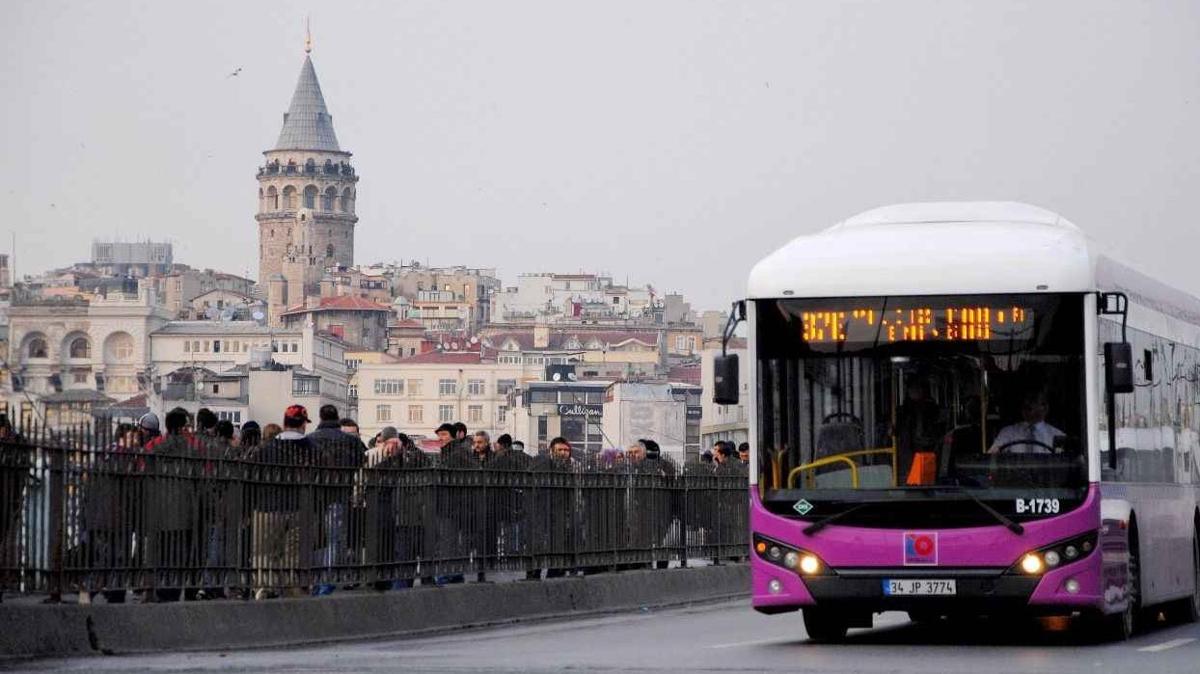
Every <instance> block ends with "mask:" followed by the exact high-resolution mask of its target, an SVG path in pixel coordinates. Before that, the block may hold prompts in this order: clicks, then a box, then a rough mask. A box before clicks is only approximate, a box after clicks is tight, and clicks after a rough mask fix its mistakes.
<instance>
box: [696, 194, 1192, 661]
mask: <svg viewBox="0 0 1200 674" xmlns="http://www.w3.org/2000/svg"><path fill="white" fill-rule="evenodd" d="M743 319H744V320H745V321H746V322H747V325H748V330H747V337H748V353H747V354H745V357H747V358H748V360H749V362H748V363H747V364H746V365H747V367H746V368H745V372H746V373H747V374H748V378H749V382H746V383H747V384H748V385H747V386H745V394H744V395H746V396H747V397H748V400H746V401H745V402H747V404H748V409H749V411H750V423H749V426H750V437H751V440H752V443H753V445H754V448H753V451H752V458H751V471H750V473H751V478H750V480H751V485H750V528H751V531H750V538H751V540H750V544H751V555H750V556H751V570H752V577H753V606H754V608H755V609H756V610H758V611H760V612H763V613H772V614H773V613H784V612H791V611H796V610H797V609H800V610H803V615H804V624H805V628H806V630H807V632H808V634H809V636H810V637H811V638H813V639H816V640H826V641H833V640H838V639H841V638H843V637H844V636H845V634H846V632H847V629H849V628H851V627H870V626H871V625H872V620H873V616H874V615H875V614H876V613H879V612H882V611H895V610H898V611H907V612H908V614H909V616H910V617H911V618H912V619H913V620H914V621H934V620H940V619H944V618H945V617H947V616H959V615H999V614H1004V615H1009V614H1028V615H1058V616H1072V617H1073V618H1074V619H1075V620H1076V621H1077V622H1078V623H1080V624H1083V625H1088V626H1090V627H1089V628H1088V629H1091V630H1095V631H1096V633H1097V635H1100V634H1102V635H1103V636H1104V637H1105V638H1111V639H1121V638H1127V637H1128V636H1129V635H1130V634H1131V633H1132V632H1133V631H1134V630H1135V629H1136V627H1137V624H1138V621H1139V619H1140V617H1141V616H1142V615H1144V614H1145V612H1146V610H1147V608H1148V607H1151V606H1154V607H1156V610H1166V611H1170V612H1173V613H1176V614H1177V615H1178V616H1179V617H1180V618H1182V619H1185V620H1190V621H1194V620H1196V619H1197V618H1198V617H1200V542H1198V541H1200V510H1198V508H1197V503H1198V498H1197V496H1198V491H1200V469H1198V467H1197V458H1196V457H1197V452H1198V451H1200V300H1198V299H1196V298H1194V297H1191V296H1189V295H1187V294H1185V293H1182V292H1180V291H1177V290H1174V289H1172V288H1169V287H1167V286H1165V285H1164V284H1162V283H1159V282H1157V281H1155V280H1153V279H1152V278H1150V277H1149V276H1146V275H1144V274H1141V273H1139V272H1136V271H1133V270H1132V269H1130V268H1129V267H1127V266H1124V265H1122V264H1120V263H1118V262H1116V261H1114V260H1113V259H1112V258H1110V257H1107V256H1104V255H1102V254H1099V253H1097V252H1096V251H1095V248H1094V246H1093V244H1091V243H1090V242H1089V241H1088V240H1087V239H1086V238H1085V236H1084V235H1083V234H1082V232H1081V231H1080V230H1079V229H1078V228H1076V227H1075V226H1074V225H1071V224H1070V223H1068V222H1067V221H1066V220H1064V219H1063V218H1062V217H1060V216H1059V215H1057V214H1055V213H1051V212H1049V211H1046V210H1043V209H1041V208H1036V207H1033V206H1028V205H1024V204H1016V203H935V204H905V205H897V206H889V207H885V208H880V209H875V210H872V211H868V212H866V213H863V214H860V215H857V216H855V217H853V218H850V219H848V220H846V221H844V222H842V223H839V224H838V225H836V226H834V227H832V228H830V229H827V230H825V231H823V232H820V233H818V234H815V235H812V236H802V237H800V238H797V239H795V240H794V241H792V242H791V243H789V244H787V245H785V246H784V247H782V248H781V249H779V250H778V251H776V252H775V253H773V254H771V255H770V256H768V257H767V258H765V259H763V260H762V261H761V262H759V263H758V264H757V265H756V266H755V267H754V269H753V271H752V272H751V274H750V279H749V284H748V292H747V299H746V300H745V301H743V302H738V303H737V304H735V312H734V315H733V316H732V317H731V321H730V327H729V329H728V330H727V333H726V334H727V339H726V342H728V337H729V336H731V335H732V333H733V328H734V327H735V326H736V322H737V321H738V320H743ZM737 358H738V356H737V355H736V354H724V355H722V356H721V357H719V358H718V359H717V362H716V363H715V366H714V367H715V374H716V386H715V389H716V392H715V396H714V399H715V402H717V403H718V404H732V403H734V402H736V401H737V399H738V394H739V383H738V379H739V377H738V363H737ZM1114 448H1115V451H1114Z"/></svg>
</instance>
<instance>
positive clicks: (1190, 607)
mask: <svg viewBox="0 0 1200 674" xmlns="http://www.w3.org/2000/svg"><path fill="white" fill-rule="evenodd" d="M1175 614H1176V617H1178V619H1179V620H1181V621H1183V622H1186V623H1194V622H1200V525H1198V526H1197V528H1196V529H1195V530H1194V531H1193V532H1192V596H1190V597H1188V598H1186V599H1181V600H1180V601H1179V608H1178V609H1177V610H1176V611H1175Z"/></svg>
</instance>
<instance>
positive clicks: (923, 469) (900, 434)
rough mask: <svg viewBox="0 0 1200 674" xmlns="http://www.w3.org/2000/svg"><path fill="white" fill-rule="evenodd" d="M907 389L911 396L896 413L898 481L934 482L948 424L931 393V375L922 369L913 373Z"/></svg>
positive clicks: (908, 394)
mask: <svg viewBox="0 0 1200 674" xmlns="http://www.w3.org/2000/svg"><path fill="white" fill-rule="evenodd" d="M905 390H906V392H907V399H906V400H905V401H904V404H903V405H901V406H900V409H899V410H898V411H897V414H896V431H895V437H896V477H897V481H898V482H900V483H902V484H910V485H917V484H930V483H932V482H933V476H932V474H933V473H935V472H936V462H937V458H936V457H937V450H938V448H939V446H940V445H941V441H942V437H943V435H944V434H945V432H946V426H945V423H944V422H943V421H942V411H941V408H940V407H939V406H938V404H937V403H936V402H934V400H933V399H932V398H931V397H930V393H929V380H928V375H926V374H923V373H918V374H915V375H914V376H911V377H909V378H908V380H907V383H906V386H905ZM914 467H915V470H914Z"/></svg>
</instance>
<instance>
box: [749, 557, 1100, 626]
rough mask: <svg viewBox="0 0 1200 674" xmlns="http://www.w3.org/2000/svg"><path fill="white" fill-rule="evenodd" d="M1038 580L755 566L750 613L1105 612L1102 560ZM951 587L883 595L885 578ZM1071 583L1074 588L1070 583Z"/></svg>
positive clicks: (997, 574)
mask: <svg viewBox="0 0 1200 674" xmlns="http://www.w3.org/2000/svg"><path fill="white" fill-rule="evenodd" d="M1091 557H1092V559H1084V560H1080V561H1079V562H1077V563H1074V564H1069V565H1066V566H1063V567H1061V568H1057V569H1053V570H1050V571H1048V572H1046V573H1044V574H1042V575H1039V576H1026V575H1020V574H1014V573H1011V572H1007V570H1006V569H945V568H929V569H923V570H914V569H912V568H861V569H840V570H839V569H834V570H832V571H831V572H830V573H828V574H826V575H820V576H806V577H803V578H801V577H800V576H799V575H797V574H795V573H790V572H788V571H787V570H786V569H781V568H779V567H776V566H772V565H770V564H766V563H763V562H762V561H761V560H758V559H752V560H751V566H752V572H751V575H752V578H753V583H752V585H753V592H754V594H753V606H754V608H755V610H757V611H759V612H761V613H782V612H786V611H794V610H796V609H800V608H804V607H806V606H821V607H835V608H837V609H838V610H845V611H847V612H864V611H869V612H879V611H928V612H934V613H941V614H949V613H972V614H994V613H1010V612H1020V613H1027V614H1044V615H1059V614H1063V613H1070V612H1073V611H1087V610H1091V609H1099V608H1101V607H1102V606H1103V593H1102V592H1101V590H1100V587H1101V582H1100V569H1099V564H1098V562H1099V559H1098V558H1099V555H1092V556H1091ZM903 578H907V579H912V578H921V579H931V580H953V581H954V585H955V592H954V594H952V595H937V596H927V595H922V596H895V595H887V594H885V593H884V585H885V583H886V582H887V581H888V580H889V579H903ZM1069 581H1073V582H1069Z"/></svg>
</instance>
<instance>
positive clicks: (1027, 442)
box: [988, 388, 1065, 454]
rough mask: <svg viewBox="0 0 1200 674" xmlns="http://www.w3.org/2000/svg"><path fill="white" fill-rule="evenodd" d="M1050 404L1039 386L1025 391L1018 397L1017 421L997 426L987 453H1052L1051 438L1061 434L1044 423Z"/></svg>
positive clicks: (1053, 439)
mask: <svg viewBox="0 0 1200 674" xmlns="http://www.w3.org/2000/svg"><path fill="white" fill-rule="evenodd" d="M1049 412H1050V405H1049V403H1048V402H1047V400H1046V392H1045V391H1044V390H1042V389H1040V388H1038V389H1031V390H1028V391H1026V392H1025V395H1024V396H1023V397H1022V399H1021V421H1018V422H1016V423H1013V424H1009V425H1008V426H1005V427H1004V428H1002V429H1000V432H999V433H997V434H996V439H995V440H994V441H993V442H992V445H991V447H989V448H988V453H989V454H997V453H1001V452H1003V453H1012V454H1052V453H1054V441H1055V438H1059V437H1063V436H1064V435H1065V433H1063V432H1062V431H1060V430H1058V429H1057V428H1055V427H1054V426H1051V425H1050V424H1049V423H1047V422H1046V415H1047V414H1049Z"/></svg>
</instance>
